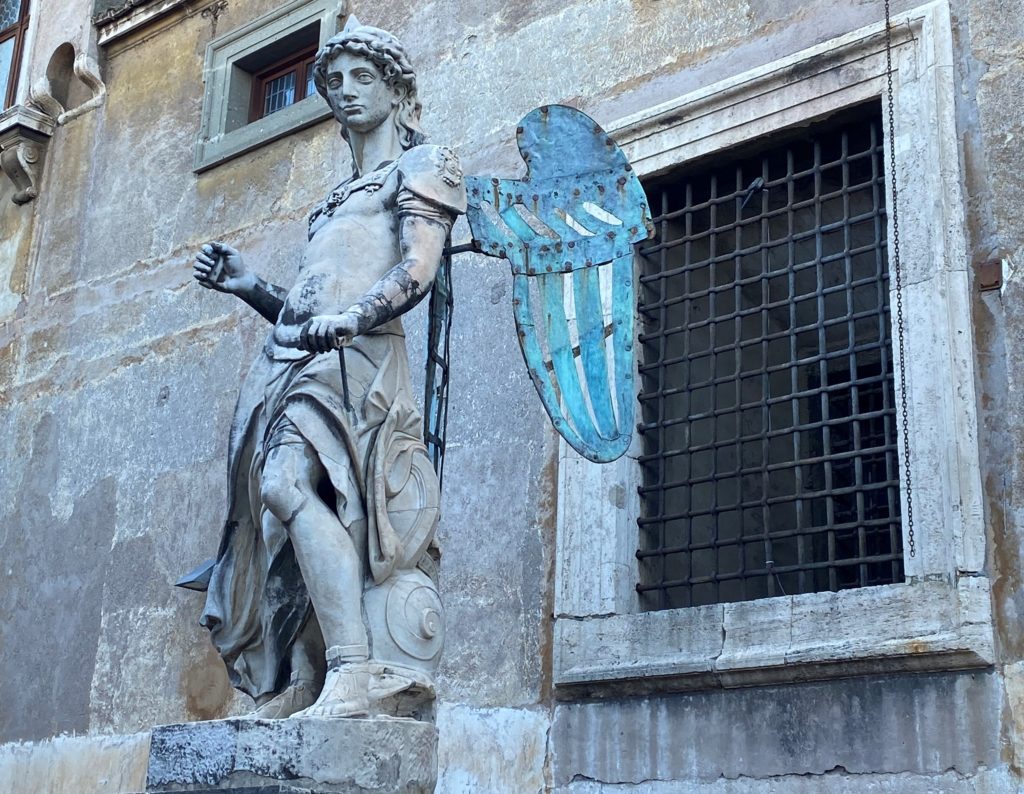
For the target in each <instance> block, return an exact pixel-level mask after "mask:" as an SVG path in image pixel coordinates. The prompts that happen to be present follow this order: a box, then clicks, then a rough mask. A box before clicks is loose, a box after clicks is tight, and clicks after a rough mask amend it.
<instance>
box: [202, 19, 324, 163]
mask: <svg viewBox="0 0 1024 794" xmlns="http://www.w3.org/2000/svg"><path fill="white" fill-rule="evenodd" d="M343 8H344V4H342V5H341V6H339V3H338V0H292V2H289V3H286V4H284V5H282V6H281V7H280V8H277V9H275V10H274V11H271V12H270V13H268V14H264V15H263V16H261V17H259V18H257V19H254V20H253V21H252V22H250V23H248V24H247V25H243V26H242V27H240V28H238V29H237V30H233V31H231V32H229V33H226V34H224V35H222V36H218V37H217V38H215V39H213V40H212V41H211V42H210V43H209V44H208V45H207V47H206V64H205V67H204V70H203V80H204V82H205V83H206V90H205V92H204V97H203V112H202V121H201V123H200V127H199V134H198V135H197V137H196V146H195V162H194V170H195V171H196V172H197V173H199V172H202V171H206V170H207V169H210V168H213V167H214V166H216V165H219V164H221V163H223V162H225V161H227V160H230V159H232V158H234V157H238V156H239V155H242V154H245V153H246V152H249V151H252V150H253V149H256V148H258V147H260V146H263V145H265V144H267V143H270V142H271V141H275V140H277V139H278V138H282V137H284V136H285V135H290V134H291V133H293V132H297V131H298V130H301V129H304V128H306V127H309V126H311V125H313V124H316V123H317V122H320V121H323V120H324V119H328V118H330V117H331V110H330V108H329V107H328V106H327V103H326V102H324V101H323V99H321V98H320V96H319V94H316V95H313V96H310V97H306V98H305V99H302V100H301V101H299V102H296V103H294V104H293V105H289V106H288V107H286V108H283V109H282V110H279V111H277V112H276V113H272V114H270V115H269V116H265V117H263V118H261V119H258V120H257V121H254V122H252V123H248V124H244V125H243V126H239V127H237V128H235V129H228V126H229V124H228V120H229V117H230V113H231V112H232V108H234V107H235V105H236V104H238V103H239V102H241V101H242V99H241V97H243V95H244V102H245V109H244V112H245V113H248V107H249V105H248V102H249V98H250V91H249V83H248V80H247V79H246V77H247V73H246V72H244V71H243V70H242V69H241V68H240V67H239V66H237V65H236V64H237V63H238V62H239V61H242V60H244V59H247V58H252V57H253V56H257V57H258V55H259V53H260V52H261V51H262V50H265V49H266V48H268V47H270V46H272V45H273V44H274V43H275V42H276V41H278V40H280V39H281V38H282V37H284V36H287V35H289V34H291V33H295V32H297V31H299V30H302V29H303V28H305V27H308V26H310V25H312V24H314V23H319V25H320V36H319V46H321V47H322V46H323V45H324V44H325V43H326V42H327V40H328V39H329V38H331V36H333V35H334V34H335V33H337V32H338V30H340V26H341V20H342V16H341V12H342V10H343ZM240 81H241V82H240Z"/></svg>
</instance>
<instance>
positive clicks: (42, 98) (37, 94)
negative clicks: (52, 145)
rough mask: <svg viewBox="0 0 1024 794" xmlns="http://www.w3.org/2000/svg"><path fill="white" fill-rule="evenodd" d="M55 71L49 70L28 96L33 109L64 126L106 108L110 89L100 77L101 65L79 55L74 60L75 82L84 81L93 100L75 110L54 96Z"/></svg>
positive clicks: (81, 54) (88, 100)
mask: <svg viewBox="0 0 1024 794" xmlns="http://www.w3.org/2000/svg"><path fill="white" fill-rule="evenodd" d="M64 46H70V45H64ZM55 57H56V54H55ZM52 64H53V59H52V58H51V66H52ZM52 71H53V70H52V68H47V73H46V74H45V75H43V76H42V77H40V78H39V79H38V80H37V81H36V82H35V84H34V85H33V86H32V89H31V91H30V92H29V104H30V105H34V106H35V107H37V108H39V109H40V110H42V111H43V112H44V113H45V114H46V115H48V116H50V117H51V118H54V119H56V120H57V124H65V123H67V122H68V121H71V120H72V119H75V118H78V117H79V116H81V115H83V114H84V113H88V112H89V111H90V110H95V109H96V108H98V107H99V106H100V105H102V104H103V102H104V100H105V99H106V97H107V86H106V84H105V83H104V82H103V78H101V77H100V68H99V65H98V64H97V63H96V61H94V60H93V59H92V58H90V57H89V56H88V55H87V54H86V53H84V52H80V53H78V54H77V55H76V56H75V59H74V62H73V65H72V71H73V74H74V78H77V79H78V80H81V81H82V83H83V84H84V85H85V87H86V88H88V89H89V91H90V93H91V94H92V96H91V97H90V98H89V99H87V100H86V101H85V102H82V103H81V104H80V105H77V106H76V107H73V108H65V107H64V103H63V102H62V101H61V100H60V99H58V98H57V97H56V96H55V94H56V93H57V91H56V90H55V89H54V87H53V84H52V82H51V81H52V79H53V75H52V74H51V72H52ZM68 78H69V79H71V76H70V75H68ZM65 101H66V100H65Z"/></svg>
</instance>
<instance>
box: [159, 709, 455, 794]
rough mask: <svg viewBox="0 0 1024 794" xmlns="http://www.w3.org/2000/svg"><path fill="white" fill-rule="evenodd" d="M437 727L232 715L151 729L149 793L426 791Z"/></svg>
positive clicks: (432, 777)
mask: <svg viewBox="0 0 1024 794" xmlns="http://www.w3.org/2000/svg"><path fill="white" fill-rule="evenodd" d="M436 780H437V730H436V729H435V727H434V726H433V725H431V724H429V723H425V722H417V721H415V720H404V719H387V718H375V719H296V720H291V719H289V720H256V719H227V720H214V721H211V722H195V723H184V724H180V725H165V726H162V727H159V728H154V729H153V734H152V739H151V742H150V753H149V775H148V778H147V784H146V790H147V791H148V792H165V793H166V794H169V793H170V792H190V794H197V793H198V792H210V791H231V792H235V794H241V792H244V791H259V792H268V793H269V794H283V792H288V793H289V794H292V793H293V792H294V793H295V794H298V792H315V793H316V794H334V793H335V792H345V794H364V793H365V794H399V792H401V793H402V794H421V793H424V792H432V791H433V790H434V786H435V783H436Z"/></svg>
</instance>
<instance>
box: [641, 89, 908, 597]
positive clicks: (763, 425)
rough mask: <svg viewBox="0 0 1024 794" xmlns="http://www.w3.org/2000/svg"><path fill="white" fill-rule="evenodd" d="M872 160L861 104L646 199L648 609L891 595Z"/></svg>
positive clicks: (883, 305) (894, 535)
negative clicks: (815, 595) (806, 596)
mask: <svg viewBox="0 0 1024 794" xmlns="http://www.w3.org/2000/svg"><path fill="white" fill-rule="evenodd" d="M882 143H883V141H882V131H881V107H880V104H878V103H874V104H872V105H871V106H869V107H863V108H858V109H855V110H854V111H850V112H846V113H844V114H841V115H840V116H837V117H835V118H833V119H830V120H828V121H826V122H822V123H820V124H816V125H813V126H811V127H809V128H806V129H804V130H801V131H799V132H797V133H783V134H780V136H779V137H778V138H776V139H774V140H770V141H768V142H767V145H763V146H762V147H760V148H759V150H758V151H756V152H738V153H736V154H735V155H732V156H729V155H726V156H725V157H722V156H719V157H717V158H716V159H715V161H714V162H713V163H712V164H710V165H707V166H697V167H695V168H690V169H687V170H685V171H683V172H681V173H673V174H671V175H669V176H668V177H666V178H660V179H658V180H656V181H652V182H651V183H650V184H648V185H647V186H646V187H647V192H648V197H649V200H650V204H651V207H652V208H653V210H654V212H655V213H656V215H657V217H656V219H655V223H656V226H657V229H658V235H657V237H656V239H655V240H654V241H652V242H650V243H648V244H647V245H646V246H645V248H644V249H643V254H644V261H645V265H644V274H643V275H642V276H641V284H642V291H641V305H640V314H641V318H642V320H643V331H642V335H641V343H642V351H643V363H642V365H641V367H640V372H641V395H640V400H641V410H642V417H641V419H642V421H641V426H640V429H641V435H642V438H643V444H644V451H643V456H642V459H641V462H642V468H643V472H644V481H643V485H642V487H641V492H642V495H643V513H642V517H641V519H640V528H641V531H640V550H639V551H638V553H637V554H638V557H639V559H640V575H641V581H640V585H639V590H640V592H641V595H642V599H643V601H644V603H645V606H646V607H647V608H649V609H666V608H676V607H689V606H697V605H701V604H709V603H720V602H727V601H742V600H751V599H757V598H764V597H769V596H775V595H784V594H785V595H793V594H797V593H809V592H818V591H825V590H840V589H844V588H851V587H865V586H870V585H877V584H888V583H892V582H899V581H902V580H903V555H902V546H901V543H902V536H901V531H900V505H899V471H898V461H897V450H896V421H895V409H894V405H895V403H894V398H893V366H892V345H891V338H890V319H889V304H888V279H889V277H888V267H887V260H886V248H885V239H886V215H885V185H884V175H883V154H882ZM751 185H754V189H753V190H750V189H749V188H750V186H751ZM762 185H763V187H761V186H762ZM744 202H746V205H745V206H743V205H744Z"/></svg>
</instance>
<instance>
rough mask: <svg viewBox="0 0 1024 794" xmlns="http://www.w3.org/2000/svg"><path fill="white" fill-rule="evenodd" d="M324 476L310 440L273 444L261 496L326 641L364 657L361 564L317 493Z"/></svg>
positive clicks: (350, 539)
mask: <svg viewBox="0 0 1024 794" xmlns="http://www.w3.org/2000/svg"><path fill="white" fill-rule="evenodd" d="M326 477H327V475H326V472H324V469H323V466H322V465H321V464H320V461H319V458H318V457H317V455H316V452H315V451H314V450H313V449H311V448H310V447H309V445H307V444H284V445H281V446H276V447H274V448H273V449H271V450H270V452H269V454H268V455H267V460H266V463H265V465H264V468H263V477H262V481H261V497H262V499H263V503H264V504H265V505H266V506H267V509H268V510H269V512H270V513H271V514H272V515H273V516H274V517H275V518H276V519H277V520H279V521H280V522H281V523H282V524H283V525H284V528H285V530H286V531H287V532H288V536H289V538H290V539H291V542H292V546H293V547H294V548H295V557H296V559H297V560H298V563H299V570H300V571H301V572H302V579H303V581H304V582H305V584H306V589H307V590H308V591H309V596H310V600H311V601H312V602H313V609H314V610H315V611H316V615H317V619H318V620H319V623H320V629H321V631H322V633H323V639H324V643H325V644H326V646H327V647H328V648H336V647H340V648H342V649H344V651H343V653H344V654H345V655H346V656H347V657H351V658H352V659H361V660H365V659H366V658H367V657H368V647H367V638H366V629H365V627H364V626H363V618H362V597H363V574H362V565H361V564H360V561H359V557H358V554H357V553H356V548H355V544H354V543H353V542H352V538H351V537H349V534H348V532H347V531H346V529H345V527H344V526H343V525H342V524H341V522H340V521H339V520H338V517H337V515H335V513H334V510H333V509H332V508H331V507H328V506H327V505H326V504H325V503H324V501H323V500H322V499H321V498H320V496H319V494H318V493H317V486H318V485H319V484H320V482H321V481H323V480H325V479H326Z"/></svg>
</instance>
